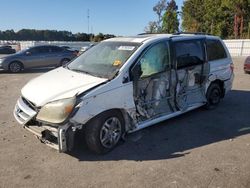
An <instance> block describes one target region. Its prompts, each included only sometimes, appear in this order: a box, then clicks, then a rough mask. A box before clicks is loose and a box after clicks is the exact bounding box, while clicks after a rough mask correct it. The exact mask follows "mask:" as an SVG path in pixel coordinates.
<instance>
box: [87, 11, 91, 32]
mask: <svg viewBox="0 0 250 188" xmlns="http://www.w3.org/2000/svg"><path fill="white" fill-rule="evenodd" d="M89 18H90V16H89V9H88V11H87V19H88V34H89Z"/></svg>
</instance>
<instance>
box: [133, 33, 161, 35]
mask: <svg viewBox="0 0 250 188" xmlns="http://www.w3.org/2000/svg"><path fill="white" fill-rule="evenodd" d="M152 34H157V33H139V34H137V35H152Z"/></svg>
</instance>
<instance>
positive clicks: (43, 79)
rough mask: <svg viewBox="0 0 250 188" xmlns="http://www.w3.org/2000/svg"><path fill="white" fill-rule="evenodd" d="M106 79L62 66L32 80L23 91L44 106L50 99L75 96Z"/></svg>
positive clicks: (33, 100) (24, 94)
mask: <svg viewBox="0 0 250 188" xmlns="http://www.w3.org/2000/svg"><path fill="white" fill-rule="evenodd" d="M106 80H107V79H103V78H97V77H94V76H90V75H87V74H83V73H77V72H73V71H71V70H68V69H65V68H62V67H61V68H58V69H55V70H52V71H50V72H48V73H46V74H43V75H41V76H39V77H37V78H35V79H33V80H31V81H30V82H28V83H27V84H26V85H25V86H24V87H23V89H22V91H21V92H22V96H23V97H25V98H26V99H28V100H30V101H31V102H32V103H34V104H35V105H36V106H43V105H45V104H46V103H48V102H50V101H54V100H59V99H63V98H70V97H73V96H75V95H76V94H77V93H82V92H84V91H86V90H88V89H90V88H92V87H94V86H96V85H98V84H100V83H102V82H105V81H106Z"/></svg>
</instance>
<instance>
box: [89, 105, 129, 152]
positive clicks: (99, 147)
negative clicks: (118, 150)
mask: <svg viewBox="0 0 250 188" xmlns="http://www.w3.org/2000/svg"><path fill="white" fill-rule="evenodd" d="M116 121H118V122H116ZM112 123H114V124H112ZM111 124H112V126H111ZM118 124H119V125H118ZM108 125H109V126H108ZM123 133H124V119H123V116H122V114H121V112H119V111H117V110H111V111H107V112H104V113H102V114H100V115H98V116H97V117H95V118H94V119H92V120H90V122H88V123H87V125H86V129H85V131H84V136H85V141H86V145H87V147H88V148H89V150H91V151H92V152H94V153H97V154H104V153H107V152H110V151H111V150H112V149H114V148H115V146H116V145H117V144H118V142H119V140H120V139H121V138H122V135H123Z"/></svg>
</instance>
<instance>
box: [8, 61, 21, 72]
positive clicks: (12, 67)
mask: <svg viewBox="0 0 250 188" xmlns="http://www.w3.org/2000/svg"><path fill="white" fill-rule="evenodd" d="M20 69H21V66H20V65H19V64H18V63H12V64H11V65H10V70H11V71H12V72H19V71H20Z"/></svg>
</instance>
